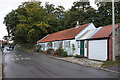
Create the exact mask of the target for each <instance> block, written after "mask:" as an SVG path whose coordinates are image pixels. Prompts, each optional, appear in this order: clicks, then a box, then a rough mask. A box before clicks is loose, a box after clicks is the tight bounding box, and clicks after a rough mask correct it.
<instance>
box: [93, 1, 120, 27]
mask: <svg viewBox="0 0 120 80" xmlns="http://www.w3.org/2000/svg"><path fill="white" fill-rule="evenodd" d="M96 4H97V6H98V7H99V8H98V10H97V11H96V15H95V16H96V17H97V18H95V21H96V22H95V25H96V26H104V25H110V24H112V2H96ZM114 4H115V23H119V22H120V2H115V3H114Z"/></svg>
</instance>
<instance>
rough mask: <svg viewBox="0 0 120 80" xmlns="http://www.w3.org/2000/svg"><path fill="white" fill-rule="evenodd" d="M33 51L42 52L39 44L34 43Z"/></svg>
mask: <svg viewBox="0 0 120 80" xmlns="http://www.w3.org/2000/svg"><path fill="white" fill-rule="evenodd" d="M34 51H35V52H42V50H41V45H36V46H35V50H34Z"/></svg>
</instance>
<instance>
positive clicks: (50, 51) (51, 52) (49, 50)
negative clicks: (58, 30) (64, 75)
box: [45, 48, 54, 54]
mask: <svg viewBox="0 0 120 80" xmlns="http://www.w3.org/2000/svg"><path fill="white" fill-rule="evenodd" d="M45 53H46V54H53V53H54V49H52V48H49V49H47V50H46V51H45Z"/></svg>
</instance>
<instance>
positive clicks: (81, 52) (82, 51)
mask: <svg viewBox="0 0 120 80" xmlns="http://www.w3.org/2000/svg"><path fill="white" fill-rule="evenodd" d="M80 55H81V56H84V41H80Z"/></svg>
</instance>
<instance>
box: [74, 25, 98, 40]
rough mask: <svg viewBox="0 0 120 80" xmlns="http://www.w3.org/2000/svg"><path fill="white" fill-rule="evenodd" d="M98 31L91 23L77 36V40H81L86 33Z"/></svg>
mask: <svg viewBox="0 0 120 80" xmlns="http://www.w3.org/2000/svg"><path fill="white" fill-rule="evenodd" d="M92 29H96V28H95V26H94V24H93V23H90V24H89V25H88V26H87V27H86V28H85V29H84V30H82V31H81V32H80V33H79V34H78V35H77V36H75V39H77V38H79V37H80V36H81V35H83V34H84V33H85V32H86V31H88V30H92Z"/></svg>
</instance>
